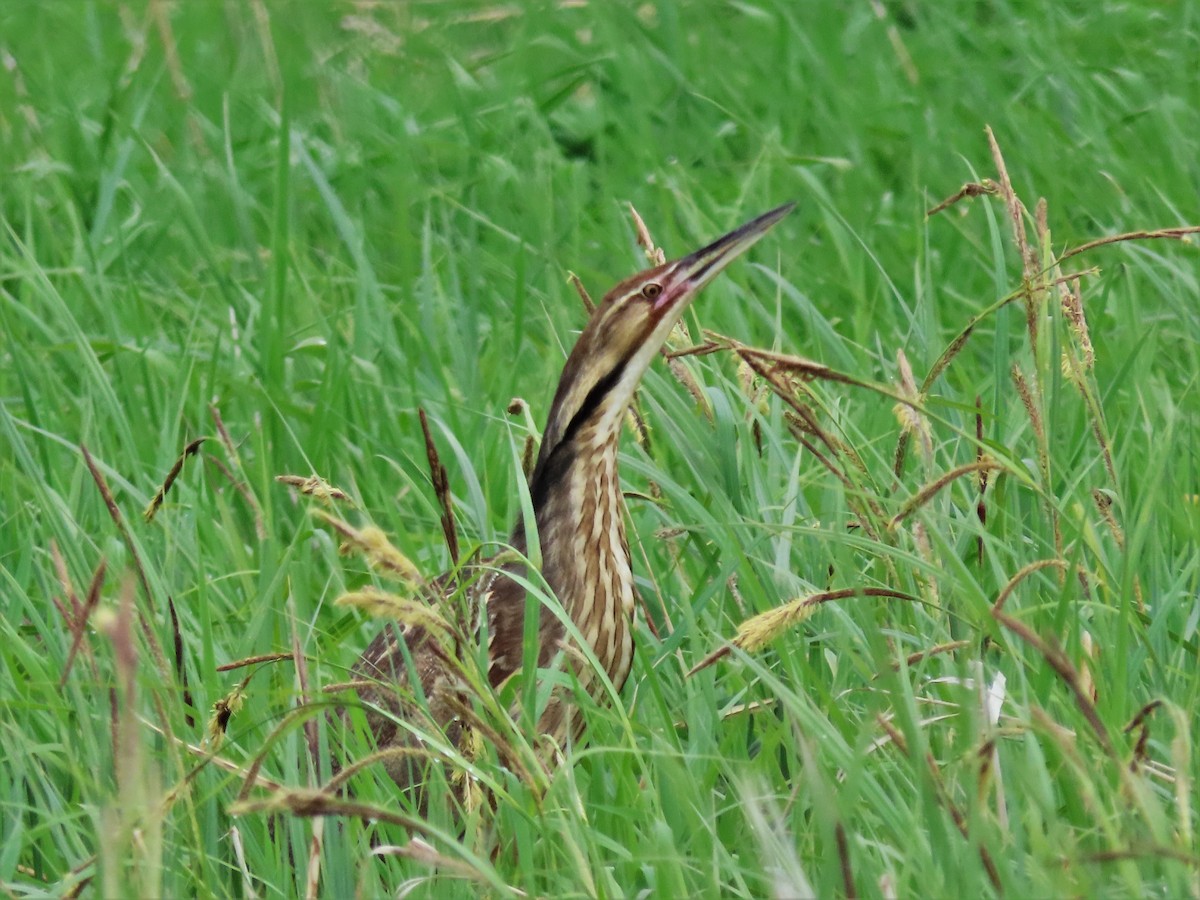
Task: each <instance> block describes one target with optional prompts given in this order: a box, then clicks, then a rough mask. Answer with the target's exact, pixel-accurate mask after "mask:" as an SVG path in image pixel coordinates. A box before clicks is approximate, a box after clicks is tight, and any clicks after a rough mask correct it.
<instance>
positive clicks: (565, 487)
mask: <svg viewBox="0 0 1200 900" xmlns="http://www.w3.org/2000/svg"><path fill="white" fill-rule="evenodd" d="M792 205H793V204H788V205H786V206H780V207H778V208H777V209H773V210H771V212H769V213H766V214H765V215H762V216H759V217H758V218H757V219H754V220H753V221H751V222H748V223H746V224H745V225H743V226H742V227H741V228H738V229H737V230H735V231H732V232H730V233H729V234H727V235H725V236H724V237H722V238H720V239H719V240H716V241H714V242H713V243H711V244H709V245H708V246H706V247H704V248H703V249H701V250H697V251H696V252H695V253H692V254H690V255H688V256H685V257H683V258H682V259H678V260H675V261H674V262H668V263H665V264H663V265H660V266H656V267H654V268H652V269H647V270H646V271H644V272H641V273H639V274H637V275H634V276H633V277H631V278H627V279H625V280H624V281H622V282H621V283H620V284H618V285H617V286H616V287H614V288H613V289H612V290H611V291H609V292H608V294H607V295H605V297H604V300H603V302H602V303H601V304H600V305H599V306H598V307H597V308H596V310H595V312H594V313H593V315H592V317H591V320H590V321H589V322H588V324H587V327H586V328H585V329H584V330H583V333H582V334H581V335H580V336H579V340H578V342H576V344H575V348H574V350H572V351H571V355H570V356H569V357H568V359H567V363H566V366H565V367H564V368H563V373H562V378H561V380H560V381H559V384H558V390H557V391H556V392H555V395H554V402H553V403H552V404H551V406H550V413H549V416H548V417H547V422H546V429H545V432H544V433H543V435H542V443H541V449H540V451H539V453H538V458H537V463H536V466H535V467H534V470H533V474H532V476H531V478H530V482H529V495H530V499H531V500H532V506H533V513H534V521H535V522H536V524H537V536H538V541H539V546H540V549H541V558H542V577H543V578H544V579H545V582H546V584H547V585H548V586H549V588H550V589H551V590H552V591H553V592H554V594H555V596H556V597H557V598H558V600H559V601H560V603H561V605H562V608H563V610H565V612H566V613H567V615H569V616H570V618H571V620H572V621H573V622H574V623H575V625H576V627H577V628H578V630H579V633H580V634H581V635H582V636H583V638H584V639H585V640H586V641H587V642H588V643H589V644H590V645H591V649H592V651H593V652H594V654H595V656H596V659H597V660H598V661H599V663H600V665H601V666H602V667H603V668H604V670H605V672H606V673H607V674H608V677H609V678H610V679H611V681H612V683H613V685H614V687H616V689H617V690H620V689H621V686H622V685H623V684H624V683H625V679H626V677H627V676H628V675H629V668H630V664H631V662H632V658H633V635H632V632H631V620H632V617H633V610H634V605H635V589H634V584H633V571H632V569H631V567H630V559H629V545H628V543H627V541H626V538H625V518H624V516H625V505H624V501H623V499H622V496H621V488H620V482H619V480H618V477H617V444H618V438H619V436H620V430H621V423H622V421H623V420H624V417H625V413H626V411H627V410H628V408H629V404H630V402H631V401H632V399H633V393H634V390H635V389H636V388H637V386H638V382H639V381H640V380H641V378H642V375H643V374H644V373H645V371H646V369H647V368H648V367H649V365H650V361H651V360H652V359H653V357H654V355H655V354H656V353H658V351H659V350H660V349H661V347H662V346H663V343H664V342H665V341H666V339H667V336H668V335H669V334H670V333H671V329H672V328H673V327H674V326H675V324H676V323H677V322H678V321H679V317H680V316H681V315H682V314H683V311H684V309H685V308H686V307H687V305H688V304H689V303H690V302H691V300H692V298H694V297H695V296H696V293H697V292H698V291H699V290H700V288H702V287H703V286H704V285H706V284H707V283H708V282H709V281H711V280H712V279H713V278H714V277H715V276H716V275H717V273H718V272H720V271H721V270H722V269H723V268H725V266H726V265H728V264H729V263H730V262H731V261H732V260H733V259H734V258H736V257H737V256H739V255H740V254H742V253H743V252H745V251H746V249H747V248H748V247H750V245H751V244H753V243H754V242H755V241H757V240H758V239H759V238H760V237H762V236H763V234H765V233H766V231H767V230H768V229H769V228H771V226H773V225H774V224H775V223H776V222H778V221H779V220H780V219H782V218H783V217H784V216H785V215H786V214H787V213H788V212H789V211H790V210H791V208H792ZM509 543H510V544H511V545H512V547H513V548H514V549H515V550H516V551H517V552H518V554H520V555H521V556H524V555H525V553H526V550H527V547H528V539H527V536H526V531H525V525H524V523H523V522H518V523H517V526H516V528H515V529H514V531H513V533H512V537H511V539H510V542H509ZM484 565H485V564H481V567H482V566H484ZM523 574H524V566H523V565H522V564H517V563H506V564H504V565H503V566H500V567H495V566H493V567H491V568H488V569H486V574H485V575H483V576H482V577H480V578H478V580H476V581H475V582H474V583H473V584H471V585H470V586H469V587H468V590H469V591H472V592H473V596H472V598H471V599H472V600H473V601H474V603H475V604H477V605H479V606H482V607H484V608H486V622H487V640H488V680H489V681H490V682H491V684H492V686H493V687H495V686H497V685H499V684H501V683H502V682H503V681H504V680H505V679H506V678H508V677H509V676H510V675H512V674H513V673H514V672H516V671H517V670H518V669H520V668H521V666H522V664H523V660H524V659H525V647H524V642H525V609H526V591H525V588H524V587H522V586H521V584H520V583H519V582H518V581H517V580H515V579H514V577H512V576H514V575H515V576H518V577H519V576H522V575H523ZM434 584H435V585H436V586H438V587H439V588H445V589H448V592H452V591H453V590H454V587H455V584H454V583H453V580H452V579H445V578H444V579H442V580H439V581H438V582H434ZM537 642H538V644H537V648H536V650H537V652H536V659H537V665H538V667H539V668H545V667H549V666H550V665H551V664H552V663H553V662H554V660H555V658H556V656H558V654H560V653H561V652H562V651H563V649H564V647H565V646H567V645H569V643H570V639H569V637H568V635H567V629H566V628H565V627H564V625H563V622H562V621H561V620H560V619H559V618H558V616H557V615H556V614H555V613H554V612H553V611H552V610H551V609H550V608H549V607H547V606H545V605H543V606H542V607H541V611H540V613H539V619H538V628H537ZM445 653H446V651H445V647H444V646H443V645H441V644H440V643H439V641H438V640H437V639H436V636H432V635H431V634H430V633H429V631H428V630H427V629H426V628H425V627H422V626H420V625H415V624H408V625H405V626H398V625H388V626H386V627H385V628H384V629H383V631H382V632H381V633H380V634H379V635H378V636H377V637H376V638H375V640H374V641H372V642H371V645H370V646H369V647H368V648H367V650H366V652H365V653H363V655H362V657H361V658H360V659H359V661H358V663H357V665H356V666H355V673H356V675H357V677H358V678H359V679H360V686H359V687H358V693H359V697H360V698H361V699H362V701H363V703H364V705H365V706H366V708H367V721H368V724H369V725H370V727H371V730H372V732H373V734H374V737H375V741H376V744H377V745H378V746H379V747H380V749H388V748H396V749H399V750H400V751H401V752H397V753H395V754H389V755H388V759H389V760H390V761H388V762H386V763H385V765H386V767H387V771H388V774H389V775H391V776H392V778H393V779H395V780H396V782H397V783H398V784H399V785H400V786H401V787H404V788H409V787H413V786H416V785H417V784H418V783H419V782H420V780H421V778H420V772H421V766H420V764H419V763H416V762H414V759H413V758H414V756H419V755H421V754H420V752H419V751H418V752H416V753H410V752H406V751H405V750H404V749H403V748H409V749H410V750H416V748H418V747H419V746H420V741H419V740H418V739H417V738H416V737H415V736H414V735H413V731H412V730H411V729H410V728H408V727H406V726H405V724H404V720H407V721H408V722H410V723H412V722H420V723H422V724H423V726H424V727H428V724H429V723H430V720H432V722H433V724H436V726H437V727H438V728H440V729H441V730H442V731H444V732H445V734H446V736H447V739H448V740H449V741H450V742H451V743H453V744H455V745H457V744H458V743H459V741H460V739H461V736H462V728H463V726H462V721H461V718H460V716H461V713H462V711H463V710H464V708H465V706H466V702H465V699H464V691H463V685H462V684H461V681H460V679H459V678H458V677H457V676H456V675H455V673H454V672H453V667H452V666H448V665H447V664H446V660H445ZM568 656H570V657H572V658H570V659H568V662H567V664H568V665H569V666H571V667H572V670H573V671H574V673H575V674H576V676H577V677H578V678H579V681H580V683H581V685H582V686H584V687H585V688H586V689H588V690H591V691H596V690H597V689H598V687H599V682H598V679H596V678H595V677H594V673H592V672H591V671H590V668H589V667H588V666H587V665H586V664H581V663H580V662H579V659H578V657H579V654H578V653H576V654H573V655H571V654H568ZM406 657H407V658H406ZM411 676H416V678H417V679H419V681H420V686H421V690H422V693H423V694H424V697H425V700H426V704H427V710H428V712H427V713H426V712H425V711H424V709H423V708H422V707H421V706H420V704H419V703H418V702H417V701H416V698H415V696H414V694H415V692H414V690H413V687H414V686H413V684H412V681H411ZM362 682H369V684H362ZM578 719H579V717H578V715H577V714H576V713H575V712H574V710H573V709H572V707H571V706H570V704H569V703H568V702H566V701H565V700H564V699H563V698H561V697H557V696H556V697H553V698H552V699H551V700H550V701H549V704H548V706H547V707H546V708H545V710H544V712H543V713H542V714H541V716H540V717H539V720H538V728H539V731H540V732H541V733H543V734H548V735H550V736H552V737H553V738H554V739H555V740H557V742H558V743H559V744H562V743H564V742H565V741H566V739H567V736H568V735H569V734H570V735H573V736H576V737H578V735H579V731H580V725H581V722H580V721H578Z"/></svg>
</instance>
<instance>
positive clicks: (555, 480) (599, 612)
mask: <svg viewBox="0 0 1200 900" xmlns="http://www.w3.org/2000/svg"><path fill="white" fill-rule="evenodd" d="M619 434H620V431H619V425H618V426H617V427H613V425H612V424H611V422H609V421H607V420H604V419H601V418H600V417H597V419H596V420H595V421H591V422H587V423H585V424H584V425H583V426H581V427H580V428H579V429H578V430H577V431H576V432H575V433H574V434H573V435H572V436H571V439H570V440H568V441H566V442H564V443H562V444H560V445H559V446H558V447H556V448H554V449H553V451H552V452H551V453H549V454H547V455H546V456H545V457H544V458H543V459H541V460H540V462H539V464H538V467H537V469H535V471H534V475H533V478H532V479H531V483H530V496H531V498H532V500H533V508H534V514H535V518H536V521H537V526H538V539H539V543H540V550H541V556H542V575H543V577H544V578H545V580H546V583H547V584H548V585H549V586H550V588H552V589H553V591H554V593H555V595H556V596H557V597H558V599H559V602H561V603H562V605H563V607H564V609H565V610H566V612H567V614H568V615H570V617H571V619H572V620H573V621H574V622H575V624H576V626H577V627H578V628H579V630H580V632H581V633H582V634H583V636H584V638H585V639H586V640H587V641H588V643H589V644H591V645H592V648H593V650H594V651H595V652H596V655H597V657H599V658H600V659H601V660H602V661H606V660H607V661H608V662H609V663H611V667H610V671H613V672H614V675H615V676H617V677H614V681H615V682H619V681H624V677H625V674H626V673H627V672H628V667H629V659H630V656H631V650H632V647H631V641H630V640H629V620H630V618H631V616H632V615H633V607H634V602H635V593H634V586H633V571H632V568H631V565H630V559H629V545H628V542H627V540H626V536H625V503H624V501H623V499H622V497H621V486H620V481H619V477H618V472H617V444H618V437H619ZM601 636H603V638H601ZM544 649H545V648H544ZM618 686H619V683H618Z"/></svg>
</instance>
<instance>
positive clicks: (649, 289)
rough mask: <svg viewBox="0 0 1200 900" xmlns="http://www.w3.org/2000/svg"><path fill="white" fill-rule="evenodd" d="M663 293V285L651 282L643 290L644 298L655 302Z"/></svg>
mask: <svg viewBox="0 0 1200 900" xmlns="http://www.w3.org/2000/svg"><path fill="white" fill-rule="evenodd" d="M661 293H662V285H661V284H658V283H657V282H654V281H651V282H649V283H647V284H646V285H645V286H644V287H643V288H642V296H643V297H645V298H646V299H647V300H653V299H654V298H655V297H657V296H658V295H659V294H661Z"/></svg>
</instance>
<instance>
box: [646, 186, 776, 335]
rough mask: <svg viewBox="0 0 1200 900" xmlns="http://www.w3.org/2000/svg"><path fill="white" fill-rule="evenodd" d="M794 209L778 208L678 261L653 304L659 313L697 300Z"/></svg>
mask: <svg viewBox="0 0 1200 900" xmlns="http://www.w3.org/2000/svg"><path fill="white" fill-rule="evenodd" d="M795 205H796V204H795V203H785V204H783V206H777V207H775V209H773V210H771V211H770V212H768V213H763V214H762V215H761V216H759V217H758V218H757V219H751V220H750V221H749V222H747V223H746V224H745V225H742V226H741V227H740V228H735V229H734V230H733V231H731V232H729V234H727V235H725V236H724V237H721V238H717V239H716V240H715V241H713V242H712V243H711V244H709V245H708V246H707V247H702V248H701V249H699V250H697V251H696V252H695V253H690V254H688V255H687V256H685V257H683V258H682V259H680V260H678V261H676V263H675V264H674V266H672V267H671V268H670V270H669V271H670V272H671V276H670V282H669V284H666V285H664V286H663V287H664V290H663V292H662V295H661V296H660V297H658V298H657V300H656V302H655V304H654V305H655V307H656V309H657V310H659V311H662V312H666V310H668V309H670V308H671V307H673V306H676V305H677V304H679V302H680V301H686V298H690V297H692V296H694V295H695V294H696V292H697V291H699V290H700V288H702V287H704V285H706V284H708V283H709V282H710V281H712V280H713V278H715V277H716V275H717V273H718V272H720V271H721V270H722V269H724V268H725V267H726V266H727V265H729V264H730V263H731V262H733V260H735V259H737V258H738V257H739V256H741V255H742V254H743V253H745V252H746V251H747V250H749V249H750V246H751V245H752V244H753V243H754V242H755V241H757V240H758V239H759V238H761V237H762V236H763V235H764V234H766V233H767V232H768V231H770V230H771V228H772V227H773V226H774V225H775V223H776V222H778V221H779V220H780V219H782V218H783V217H784V216H786V215H787V214H788V213H790V212H791V211H792V209H793V207H795ZM684 305H686V302H685V304H684Z"/></svg>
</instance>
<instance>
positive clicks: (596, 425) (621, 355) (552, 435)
mask: <svg viewBox="0 0 1200 900" xmlns="http://www.w3.org/2000/svg"><path fill="white" fill-rule="evenodd" d="M793 206H795V204H794V203H788V204H786V205H784V206H780V207H777V208H776V209H773V210H771V211H770V212H768V213H765V214H763V215H761V216H759V217H758V218H757V219H753V220H752V221H750V222H747V223H746V224H745V225H742V226H741V227H740V228H737V229H735V230H733V231H731V232H729V234H727V235H725V236H724V237H722V238H718V239H717V240H715V241H713V242H712V243H711V244H709V245H708V246H706V247H703V248H701V249H700V250H697V251H696V252H695V253H690V254H688V255H687V256H684V257H682V258H680V259H677V260H674V261H673V262H668V263H664V264H663V265H661V266H655V267H654V268H652V269H647V270H646V271H644V272H639V273H638V274H637V275H634V276H632V277H630V278H626V279H625V280H624V281H622V282H621V283H620V284H618V285H617V286H616V287H614V288H613V289H612V290H611V291H609V292H608V293H607V294H605V296H604V300H603V302H602V303H601V304H600V305H599V306H598V307H597V308H596V311H595V312H594V313H593V314H592V318H591V320H590V321H589V322H588V324H587V327H586V328H584V330H583V333H582V334H581V335H580V336H579V340H578V341H577V342H576V344H575V349H573V350H572V351H571V355H570V357H568V359H567V364H566V366H565V367H564V369H563V374H562V379H561V381H559V384H558V391H557V392H556V393H555V395H554V402H553V404H552V405H551V407H550V415H549V419H548V421H547V422H546V430H545V433H544V434H543V436H542V447H541V452H540V454H539V456H538V463H539V467H540V466H541V464H542V463H544V462H545V461H546V460H547V459H548V458H549V457H550V455H551V454H552V453H553V452H554V450H555V449H557V448H558V447H559V446H560V445H562V444H563V443H565V442H567V441H569V440H571V438H572V437H574V436H575V435H576V434H577V433H578V432H579V431H580V429H581V428H583V427H584V426H585V425H588V426H591V431H592V433H593V434H595V435H596V436H597V438H598V439H599V440H602V441H603V440H607V439H608V438H609V437H611V436H612V435H613V434H615V432H616V429H617V428H618V427H619V426H620V422H621V418H622V417H623V416H624V414H625V410H626V409H627V408H628V407H629V402H630V401H631V400H632V399H633V392H634V391H635V390H636V389H637V386H638V382H639V381H641V378H642V375H643V374H645V371H646V369H647V368H648V367H649V365H650V361H651V360H652V359H653V358H654V356H655V354H657V353H658V351H659V350H660V349H661V348H662V346H663V344H664V343H665V342H666V340H667V336H668V335H669V334H670V333H671V329H672V328H674V327H675V323H676V322H678V321H679V317H680V316H682V315H683V311H684V310H685V309H686V308H687V306H688V304H689V303H691V301H692V299H693V298H694V297H695V296H696V294H697V293H698V292H699V291H700V289H701V288H702V287H704V286H705V285H706V284H708V283H709V282H710V281H712V279H713V278H714V277H716V275H717V273H718V272H720V271H721V270H722V269H724V268H725V267H726V266H727V265H729V263H730V262H732V261H733V260H734V259H736V258H737V257H738V256H740V255H741V254H742V253H744V252H745V251H746V250H747V249H748V248H749V247H750V245H751V244H753V243H754V242H755V241H757V240H758V239H759V238H760V237H762V236H763V235H764V234H766V232H767V231H768V230H769V229H770V228H771V227H772V226H773V225H774V224H775V223H776V222H778V221H779V220H780V219H782V218H783V217H784V216H785V215H787V214H788V213H789V212H790V211H791V209H792V207H793Z"/></svg>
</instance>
